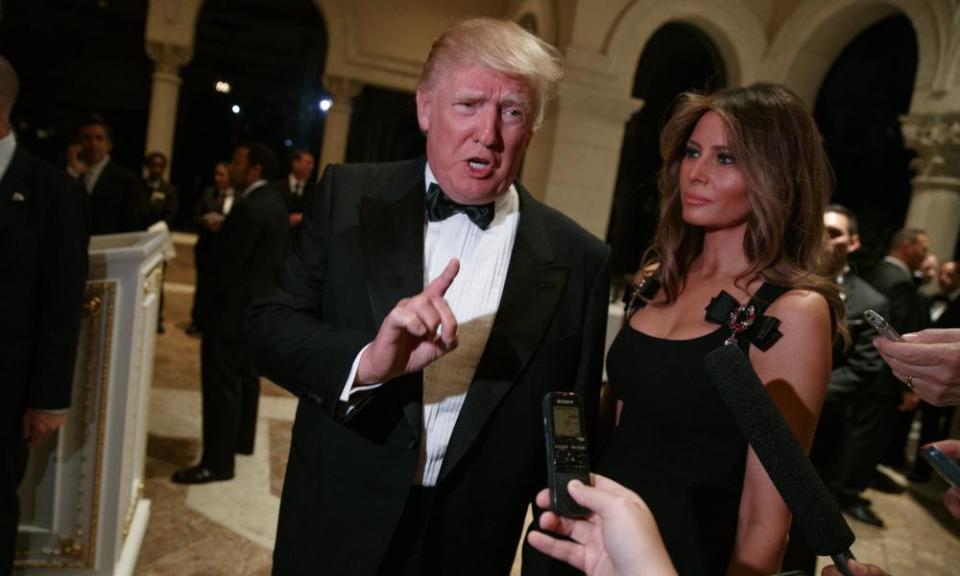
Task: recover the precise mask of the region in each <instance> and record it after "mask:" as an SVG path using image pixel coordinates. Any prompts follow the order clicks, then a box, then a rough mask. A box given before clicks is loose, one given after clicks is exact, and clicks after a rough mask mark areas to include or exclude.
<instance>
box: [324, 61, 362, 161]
mask: <svg viewBox="0 0 960 576" xmlns="http://www.w3.org/2000/svg"><path fill="white" fill-rule="evenodd" d="M324 84H325V85H326V87H327V90H329V91H330V95H331V96H332V97H333V106H331V107H330V109H329V110H327V119H326V122H325V124H324V127H323V150H321V151H320V169H319V170H318V171H317V174H318V175H320V174H323V169H324V168H326V167H327V164H338V163H340V162H343V161H344V159H345V158H346V154H347V136H348V135H349V133H350V114H351V113H352V112H353V99H354V98H355V97H356V96H357V94H359V93H360V89H361V88H363V84H361V83H360V82H357V81H355V80H351V79H350V78H343V77H341V76H326V77H325V78H324Z"/></svg>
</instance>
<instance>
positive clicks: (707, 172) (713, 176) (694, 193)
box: [680, 111, 750, 231]
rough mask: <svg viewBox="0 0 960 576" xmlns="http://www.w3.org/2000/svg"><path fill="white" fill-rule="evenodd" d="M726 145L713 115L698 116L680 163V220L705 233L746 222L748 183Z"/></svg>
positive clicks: (719, 122) (723, 131)
mask: <svg viewBox="0 0 960 576" xmlns="http://www.w3.org/2000/svg"><path fill="white" fill-rule="evenodd" d="M737 160H738V159H737V158H734V157H733V151H732V150H731V149H730V147H729V146H728V143H727V127H726V125H725V124H724V123H723V119H722V118H720V115H718V114H717V113H716V112H713V111H710V112H707V113H706V114H704V115H703V116H701V117H700V120H698V121H697V125H696V126H695V127H694V129H693V133H692V134H691V135H690V138H689V139H688V140H687V149H686V152H685V153H684V157H683V160H681V161H680V201H681V205H682V207H683V221H684V222H686V223H687V224H690V225H693V226H701V227H703V228H704V229H706V230H707V231H710V230H718V229H723V228H732V227H736V226H739V225H741V224H743V223H744V222H746V221H747V216H748V215H749V214H750V203H749V202H748V201H747V184H746V181H745V180H744V178H743V173H742V172H741V171H740V168H739V167H738V166H737Z"/></svg>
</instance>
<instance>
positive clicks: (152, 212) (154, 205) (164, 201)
mask: <svg viewBox="0 0 960 576" xmlns="http://www.w3.org/2000/svg"><path fill="white" fill-rule="evenodd" d="M143 190H144V204H145V205H146V209H147V213H146V222H145V224H146V225H147V226H151V225H153V223H155V222H159V221H161V220H163V221H164V222H166V223H167V228H169V229H170V230H173V223H174V222H175V221H176V219H177V210H178V209H179V206H180V200H179V198H178V195H177V187H176V186H174V185H173V184H171V183H169V182H165V181H164V180H155V181H150V180H144V182H143Z"/></svg>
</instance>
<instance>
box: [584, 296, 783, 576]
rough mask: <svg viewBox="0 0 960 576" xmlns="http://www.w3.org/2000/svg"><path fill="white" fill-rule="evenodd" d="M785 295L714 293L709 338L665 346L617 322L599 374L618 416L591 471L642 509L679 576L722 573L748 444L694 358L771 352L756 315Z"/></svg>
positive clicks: (770, 331) (766, 322) (773, 333)
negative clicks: (727, 347)
mask: <svg viewBox="0 0 960 576" xmlns="http://www.w3.org/2000/svg"><path fill="white" fill-rule="evenodd" d="M784 292H786V289H785V288H782V287H779V286H774V285H772V284H764V285H763V286H762V287H761V288H760V290H758V291H757V293H756V295H755V296H754V298H753V299H752V300H751V301H750V302H749V303H748V304H747V305H745V306H739V303H737V302H736V300H734V299H733V298H732V297H731V296H729V295H727V294H726V293H725V292H723V293H721V295H719V296H718V297H717V298H715V299H714V300H713V302H711V305H710V306H708V308H707V309H708V314H707V317H708V320H710V318H711V315H713V316H714V317H715V318H714V319H713V320H712V321H714V322H721V325H720V327H718V328H717V329H716V330H714V331H713V332H711V333H709V334H706V335H704V336H701V337H699V338H693V339H689V340H667V339H662V338H654V337H652V336H649V335H647V334H644V333H642V332H638V331H637V330H635V329H633V328H632V327H631V326H630V325H629V323H626V324H625V325H624V327H623V329H622V330H621V331H620V333H619V334H618V335H617V337H616V339H615V340H614V342H613V345H612V346H611V347H610V352H609V354H608V358H607V375H608V377H609V380H610V385H611V387H612V389H613V392H614V394H615V396H616V397H617V399H618V400H622V401H623V410H622V412H621V414H620V423H619V425H618V427H617V428H616V429H615V430H614V433H613V437H612V438H611V441H610V445H609V447H608V449H607V452H606V454H605V455H604V457H603V459H602V461H601V464H600V466H599V469H598V471H599V472H600V473H601V474H603V475H605V476H607V477H609V478H612V479H614V480H616V481H617V482H619V483H621V484H623V485H624V486H627V487H628V488H630V489H632V490H634V491H635V492H637V493H638V494H640V496H641V497H642V498H643V499H644V500H645V501H646V503H647V504H648V505H649V507H650V509H651V511H652V512H653V515H654V517H655V518H656V520H657V525H658V526H659V528H660V532H661V534H662V536H663V539H664V542H665V544H666V547H667V551H668V552H669V553H670V557H671V559H672V560H673V563H674V565H675V566H676V568H677V571H678V573H679V574H683V575H687V574H690V575H711V574H718V575H722V574H724V573H725V572H726V570H727V564H728V563H729V560H730V554H731V551H732V549H733V544H734V539H735V537H736V530H737V516H738V511H739V506H740V493H741V490H742V489H743V472H744V466H745V464H746V455H747V441H746V439H745V438H744V437H743V435H742V434H741V433H740V431H739V429H738V428H737V425H736V423H735V421H734V420H733V417H732V416H731V415H730V413H729V411H728V410H727V408H726V406H725V405H724V403H723V400H722V399H721V398H720V395H719V393H718V392H717V391H716V389H715V388H714V387H713V386H712V385H711V383H710V381H709V380H708V379H707V375H706V371H705V369H704V367H703V358H704V356H706V355H707V354H708V353H709V352H711V351H712V350H714V349H716V348H717V347H719V346H723V345H724V344H725V342H726V341H727V340H728V339H730V337H731V335H734V338H733V339H732V340H731V343H735V344H736V345H739V346H740V347H741V348H742V349H744V351H746V350H747V348H748V347H749V345H750V343H751V342H752V343H753V344H755V345H758V346H760V347H761V348H762V349H766V348H768V347H769V346H771V345H772V344H773V342H775V341H776V340H777V339H778V338H779V336H780V333H779V331H778V330H777V325H778V324H779V322H778V321H777V320H776V319H775V318H771V317H764V316H763V311H764V310H766V308H767V306H768V305H769V304H770V303H771V302H773V300H775V299H776V298H777V297H779V296H780V295H781V294H783V293H784ZM720 300H724V304H725V307H724V306H723V305H719V304H718V301H720ZM711 310H712V311H713V312H712V314H711ZM748 313H749V314H750V315H751V316H749V317H748V316H747V314H748ZM738 314H739V316H737V315H738ZM745 319H746V321H744V320H745ZM745 324H746V326H745ZM740 332H742V333H740ZM735 333H739V334H735Z"/></svg>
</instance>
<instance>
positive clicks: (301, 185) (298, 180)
mask: <svg viewBox="0 0 960 576" xmlns="http://www.w3.org/2000/svg"><path fill="white" fill-rule="evenodd" d="M313 166H314V160H313V154H311V153H309V152H307V151H306V150H294V151H293V155H292V156H291V158H290V173H289V174H288V175H287V178H286V180H280V181H278V182H277V183H276V185H277V186H279V187H280V188H281V189H282V190H283V192H284V195H285V197H286V200H287V212H288V213H289V215H290V216H289V218H290V229H291V232H293V233H295V232H296V229H297V228H298V227H299V226H300V223H301V222H302V221H303V206H304V201H305V199H306V198H307V197H309V196H310V195H311V194H312V193H313V191H314V189H316V187H317V184H316V182H315V181H314V179H313Z"/></svg>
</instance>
